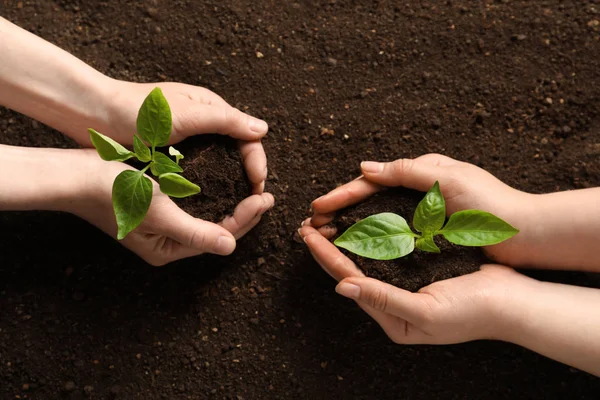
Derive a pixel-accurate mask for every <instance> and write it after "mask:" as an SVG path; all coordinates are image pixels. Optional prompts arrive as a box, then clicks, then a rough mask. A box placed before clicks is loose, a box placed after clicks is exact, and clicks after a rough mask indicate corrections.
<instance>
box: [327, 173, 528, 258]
mask: <svg viewBox="0 0 600 400" xmlns="http://www.w3.org/2000/svg"><path fill="white" fill-rule="evenodd" d="M445 221H446V201H445V200H444V196H443V195H442V192H441V190H440V184H439V183H438V182H436V183H435V184H434V185H433V187H432V188H431V189H430V190H429V192H427V194H426V195H425V197H424V198H423V200H421V202H420V203H419V205H418V206H417V209H416V210H415V215H414V217H413V226H414V228H415V229H416V230H417V231H418V232H420V233H421V234H420V235H419V234H417V233H414V232H413V231H412V230H411V229H410V227H409V226H408V223H407V222H406V220H405V219H404V218H402V217H401V216H399V215H396V214H393V213H381V214H376V215H371V216H370V217H367V218H365V219H363V220H362V221H359V222H357V223H356V224H354V225H352V226H351V227H350V228H348V230H347V231H346V232H344V233H343V234H342V235H341V236H340V237H339V238H337V239H336V241H335V242H334V243H335V245H336V246H338V247H342V248H344V249H346V250H349V251H351V252H352V253H355V254H358V255H359V256H362V257H366V258H372V259H375V260H393V259H395V258H400V257H404V256H406V255H408V254H410V253H412V252H413V250H414V249H415V246H416V247H417V248H418V249H421V250H423V251H427V252H430V253H440V249H439V248H438V247H437V245H436V244H435V242H434V240H433V237H434V236H436V235H442V236H444V237H445V238H446V240H448V241H449V242H451V243H454V244H458V245H461V246H491V245H493V244H498V243H500V242H503V241H505V240H507V239H510V238H511V237H513V236H514V235H516V234H517V233H519V231H518V230H517V229H516V228H514V227H512V226H511V225H510V224H508V223H507V222H505V221H503V220H501V219H500V218H498V217H496V216H495V215H493V214H490V213H488V212H485V211H479V210H464V211H458V212H455V213H454V214H452V215H451V216H450V218H449V219H448V222H447V223H446V225H445V226H444V222H445Z"/></svg>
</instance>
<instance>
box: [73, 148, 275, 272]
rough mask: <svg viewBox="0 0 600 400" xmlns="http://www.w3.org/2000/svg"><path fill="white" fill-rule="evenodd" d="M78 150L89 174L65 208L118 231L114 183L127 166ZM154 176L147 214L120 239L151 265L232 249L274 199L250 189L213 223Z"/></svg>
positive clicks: (222, 253) (105, 229) (91, 152)
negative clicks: (162, 187) (189, 210)
mask: <svg viewBox="0 0 600 400" xmlns="http://www.w3.org/2000/svg"><path fill="white" fill-rule="evenodd" d="M81 151H85V152H87V153H88V161H89V163H90V165H88V167H90V168H89V171H90V174H89V176H88V177H87V181H86V182H85V184H84V187H83V188H82V189H81V192H83V193H85V194H84V195H81V200H79V201H76V202H74V203H73V204H72V205H71V209H69V210H68V211H70V212H72V213H73V214H76V215H78V216H79V217H81V218H83V219H85V220H87V221H88V222H90V223H91V224H93V225H95V226H97V227H98V228H100V229H101V230H103V231H104V232H106V233H108V234H109V235H110V236H112V237H116V236H117V225H116V220H115V216H114V211H113V207H112V184H113V181H114V179H115V177H116V176H117V175H118V174H119V173H121V172H122V171H123V170H125V169H131V168H130V167H129V166H127V165H125V164H123V163H118V162H106V161H103V160H101V159H100V157H98V156H97V154H96V153H95V152H94V151H92V150H81ZM152 182H153V186H154V187H153V191H152V193H153V194H152V202H151V204H150V209H149V210H148V214H147V215H146V217H145V219H144V221H143V222H142V223H141V224H140V225H139V226H138V227H137V228H136V229H135V230H133V231H132V232H130V233H129V234H128V235H127V236H126V237H125V239H123V240H121V242H120V243H121V244H122V245H123V246H125V247H127V248H128V249H130V250H131V251H133V252H134V253H136V254H137V255H139V256H140V257H141V258H143V259H144V260H145V261H147V262H148V263H149V264H151V265H155V266H160V265H164V264H167V263H169V262H172V261H175V260H179V259H182V258H187V257H192V256H195V255H199V254H203V253H213V254H218V255H228V254H231V253H232V252H233V251H234V249H235V247H236V240H237V239H239V238H241V237H242V236H244V235H245V234H246V233H247V232H248V231H249V230H250V229H252V228H253V227H254V226H255V225H256V224H258V222H259V221H260V219H261V217H262V215H263V214H264V213H265V212H266V211H267V210H269V209H270V208H271V207H272V206H273V203H274V199H273V196H272V195H271V194H269V193H263V194H255V195H252V196H250V197H248V198H246V199H245V200H243V201H242V202H241V203H240V204H239V205H238V206H237V207H236V209H235V210H234V212H233V215H232V216H230V217H227V218H225V219H224V220H223V221H222V222H221V223H219V224H215V223H212V222H208V221H204V220H201V219H198V218H194V217H192V216H190V215H189V214H187V213H186V212H184V211H183V210H182V209H180V208H179V207H178V206H177V205H176V204H175V203H174V202H173V201H172V200H171V199H170V198H169V197H168V196H167V195H165V194H164V193H162V192H161V191H160V188H159V186H158V184H157V183H156V181H154V180H152Z"/></svg>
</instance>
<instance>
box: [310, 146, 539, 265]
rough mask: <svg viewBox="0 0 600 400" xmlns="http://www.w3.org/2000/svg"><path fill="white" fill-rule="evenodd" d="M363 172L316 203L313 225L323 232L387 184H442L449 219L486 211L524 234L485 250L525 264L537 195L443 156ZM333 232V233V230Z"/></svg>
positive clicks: (402, 161) (507, 261) (368, 165)
mask: <svg viewBox="0 0 600 400" xmlns="http://www.w3.org/2000/svg"><path fill="white" fill-rule="evenodd" d="M361 169H362V172H363V176H361V177H360V178H358V179H356V180H354V181H352V182H350V183H347V184H345V185H343V186H340V187H338V188H336V189H334V190H333V191H331V192H330V193H328V194H326V195H324V196H322V197H320V198H318V199H317V200H315V201H314V202H313V203H312V209H313V211H314V215H313V217H312V218H311V220H310V223H311V225H312V226H314V227H316V228H320V227H322V226H324V225H326V224H328V223H329V222H331V221H332V220H333V218H334V216H335V212H336V211H337V210H340V209H342V208H345V207H348V206H350V205H352V204H355V203H358V202H360V201H362V200H365V199H366V198H368V197H370V196H372V195H373V194H375V193H377V192H378V191H380V190H382V189H383V188H384V187H386V186H404V187H407V188H409V189H415V190H420V191H424V192H425V191H427V190H429V189H430V188H431V186H433V184H434V183H435V181H439V183H440V188H441V190H442V193H443V194H444V198H445V199H446V212H447V214H448V215H450V214H452V213H454V212H456V211H460V210H465V209H477V210H483V211H487V212H490V213H492V214H494V215H497V216H498V217H500V218H502V219H504V220H505V221H507V222H508V223H510V224H512V225H513V226H516V227H518V228H519V229H520V230H521V233H520V234H518V235H516V236H515V237H513V238H511V239H510V240H508V241H505V242H503V243H500V244H497V245H494V246H488V247H486V248H485V249H484V250H485V251H486V253H487V254H488V256H489V257H490V258H492V259H493V260H495V261H497V262H499V263H502V264H509V265H521V264H523V263H525V260H526V259H527V255H528V250H527V249H528V247H529V245H528V242H529V241H530V240H529V237H530V235H528V228H529V226H528V224H527V218H528V216H529V215H531V213H530V210H531V208H532V207H533V201H532V198H533V195H530V194H528V193H524V192H521V191H518V190H516V189H513V188H512V187H510V186H508V185H506V184H505V183H503V182H501V181H500V180H498V179H497V178H495V177H494V176H493V175H491V174H490V173H488V172H486V171H485V170H483V169H481V168H479V167H476V166H474V165H472V164H469V163H465V162H460V161H457V160H454V159H452V158H449V157H446V156H443V155H439V154H427V155H424V156H421V157H418V158H416V159H399V160H396V161H394V162H389V163H374V162H363V163H362V164H361ZM329 230H330V234H332V232H331V228H329Z"/></svg>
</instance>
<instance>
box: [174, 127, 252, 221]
mask: <svg viewBox="0 0 600 400" xmlns="http://www.w3.org/2000/svg"><path fill="white" fill-rule="evenodd" d="M177 149H178V150H179V151H180V152H181V154H183V156H184V158H183V159H182V160H181V162H180V165H181V168H182V169H183V172H182V173H181V174H182V175H183V176H184V177H185V178H186V179H187V180H189V181H190V182H194V183H195V184H197V185H198V186H200V190H201V192H200V193H199V194H198V195H195V196H190V197H186V198H183V199H174V200H175V202H176V203H177V205H179V207H181V208H182V209H183V210H185V211H186V212H187V213H189V214H190V215H193V216H194V217H196V218H201V219H204V220H206V221H211V222H219V221H221V220H223V218H225V217H227V216H228V215H231V214H232V213H233V210H234V209H235V206H237V205H238V204H239V203H240V202H241V201H242V200H244V199H245V198H246V197H248V196H250V195H251V194H252V185H251V183H250V181H249V180H248V177H247V175H246V171H245V169H244V163H243V160H242V156H241V154H240V152H239V150H238V146H237V142H236V141H235V140H233V139H231V138H229V137H227V136H221V135H202V136H195V137H192V138H189V139H186V140H184V141H183V142H182V143H181V144H179V145H177ZM165 153H166V152H165Z"/></svg>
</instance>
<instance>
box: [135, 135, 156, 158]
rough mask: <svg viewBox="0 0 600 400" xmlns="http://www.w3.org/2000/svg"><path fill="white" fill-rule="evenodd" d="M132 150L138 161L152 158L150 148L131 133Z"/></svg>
mask: <svg viewBox="0 0 600 400" xmlns="http://www.w3.org/2000/svg"><path fill="white" fill-rule="evenodd" d="M133 151H135V155H136V157H137V158H138V160H140V161H143V162H148V161H150V160H152V155H151V154H150V149H149V148H148V146H146V143H144V142H142V139H140V138H139V137H137V135H133Z"/></svg>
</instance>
